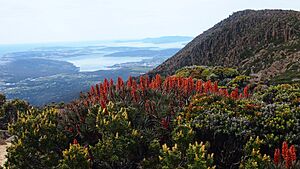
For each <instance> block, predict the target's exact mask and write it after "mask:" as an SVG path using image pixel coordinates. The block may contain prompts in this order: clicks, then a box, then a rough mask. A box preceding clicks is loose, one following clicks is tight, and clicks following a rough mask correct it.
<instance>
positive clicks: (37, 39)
mask: <svg viewBox="0 0 300 169" xmlns="http://www.w3.org/2000/svg"><path fill="white" fill-rule="evenodd" d="M244 9H292V10H297V11H299V10H300V0H0V44H22V43H46V42H67V41H90V40H120V39H137V38H145V37H159V36H174V35H182V36H196V35H198V34H200V33H202V32H203V31H205V30H206V29H208V28H210V27H212V26H213V25H215V24H216V23H217V22H219V21H221V20H222V19H225V18H227V17H228V16H229V15H231V14H232V13H233V12H235V11H239V10H244Z"/></svg>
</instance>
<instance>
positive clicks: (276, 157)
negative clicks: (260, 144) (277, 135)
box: [274, 148, 280, 166]
mask: <svg viewBox="0 0 300 169" xmlns="http://www.w3.org/2000/svg"><path fill="white" fill-rule="evenodd" d="M279 162H280V150H279V149H278V148H277V149H275V152H274V164H275V165H276V166H277V165H278V164H279Z"/></svg>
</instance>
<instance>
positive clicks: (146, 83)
mask: <svg viewBox="0 0 300 169" xmlns="http://www.w3.org/2000/svg"><path fill="white" fill-rule="evenodd" d="M149 85H150V79H149V76H148V75H146V78H145V87H146V88H147V89H148V88H149Z"/></svg>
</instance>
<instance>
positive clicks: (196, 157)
mask: <svg viewBox="0 0 300 169" xmlns="http://www.w3.org/2000/svg"><path fill="white" fill-rule="evenodd" d="M198 160H199V157H198V154H197V153H195V161H198Z"/></svg>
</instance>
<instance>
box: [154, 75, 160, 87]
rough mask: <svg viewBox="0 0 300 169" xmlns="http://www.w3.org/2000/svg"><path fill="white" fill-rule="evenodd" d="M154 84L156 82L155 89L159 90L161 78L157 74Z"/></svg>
mask: <svg viewBox="0 0 300 169" xmlns="http://www.w3.org/2000/svg"><path fill="white" fill-rule="evenodd" d="M155 82H156V87H157V88H160V86H161V77H160V75H159V74H157V75H156V76H155Z"/></svg>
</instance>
